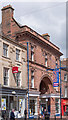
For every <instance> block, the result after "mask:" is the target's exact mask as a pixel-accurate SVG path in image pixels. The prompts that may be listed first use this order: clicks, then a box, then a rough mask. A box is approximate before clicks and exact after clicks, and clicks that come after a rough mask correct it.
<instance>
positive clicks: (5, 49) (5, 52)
mask: <svg viewBox="0 0 68 120" xmlns="http://www.w3.org/2000/svg"><path fill="white" fill-rule="evenodd" d="M3 55H4V56H5V57H8V45H7V44H5V43H3Z"/></svg>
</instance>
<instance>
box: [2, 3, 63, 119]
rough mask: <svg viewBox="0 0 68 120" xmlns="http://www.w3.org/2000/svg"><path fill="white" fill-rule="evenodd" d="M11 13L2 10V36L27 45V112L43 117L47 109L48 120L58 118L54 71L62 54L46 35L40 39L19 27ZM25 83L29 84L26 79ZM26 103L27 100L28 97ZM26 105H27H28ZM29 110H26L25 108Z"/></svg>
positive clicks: (57, 95)
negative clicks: (44, 110)
mask: <svg viewBox="0 0 68 120" xmlns="http://www.w3.org/2000/svg"><path fill="white" fill-rule="evenodd" d="M13 11H14V9H13V8H12V6H10V5H8V6H6V7H3V8H2V34H5V35H6V36H7V37H10V38H12V39H13V40H14V41H17V42H18V43H20V44H24V45H26V43H27V42H28V43H29V112H30V116H38V114H43V109H44V108H45V107H46V109H47V110H48V112H49V113H50V115H51V117H54V115H55V114H57V115H59V114H60V107H59V104H60V100H59V87H55V88H54V87H53V71H51V70H48V71H47V69H50V68H52V69H55V67H56V63H57V64H58V66H59V59H60V56H61V55H62V53H61V52H60V49H59V48H58V47H57V46H56V45H54V44H53V43H51V42H50V36H49V35H48V34H43V35H40V34H38V33H37V32H36V31H34V30H33V29H31V28H30V27H28V26H26V25H25V26H20V25H19V24H18V23H17V22H16V20H15V19H14V17H13ZM26 81H27V83H28V80H27V79H26ZM27 99H28V96H27ZM27 104H28V101H27ZM27 109H28V106H27Z"/></svg>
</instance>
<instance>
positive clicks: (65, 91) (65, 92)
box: [64, 87, 67, 97]
mask: <svg viewBox="0 0 68 120" xmlns="http://www.w3.org/2000/svg"><path fill="white" fill-rule="evenodd" d="M64 96H65V97H67V87H65V90H64Z"/></svg>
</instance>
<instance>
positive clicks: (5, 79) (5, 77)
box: [4, 68, 9, 85]
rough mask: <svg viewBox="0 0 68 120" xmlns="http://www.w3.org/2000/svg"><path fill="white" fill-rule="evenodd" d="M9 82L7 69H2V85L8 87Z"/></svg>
mask: <svg viewBox="0 0 68 120" xmlns="http://www.w3.org/2000/svg"><path fill="white" fill-rule="evenodd" d="M8 80H9V69H8V68H4V85H8Z"/></svg>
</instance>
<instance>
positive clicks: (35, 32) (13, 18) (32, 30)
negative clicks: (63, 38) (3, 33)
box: [12, 18, 60, 50]
mask: <svg viewBox="0 0 68 120" xmlns="http://www.w3.org/2000/svg"><path fill="white" fill-rule="evenodd" d="M12 19H13V20H14V21H15V23H16V24H17V25H18V26H19V27H20V28H23V27H27V28H29V29H31V28H30V27H29V26H27V25H24V26H20V25H19V24H18V22H17V21H16V20H15V19H14V18H12ZM31 30H32V31H33V32H35V33H36V34H38V35H39V36H41V37H42V38H43V39H44V37H43V36H42V35H40V34H39V33H37V32H36V31H34V30H33V29H31ZM44 40H45V39H44ZM46 40H47V39H46ZM47 41H48V42H49V43H51V44H52V45H54V46H55V47H56V48H58V49H59V50H60V48H59V47H57V46H56V45H55V44H53V43H52V42H50V41H49V40H47Z"/></svg>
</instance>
